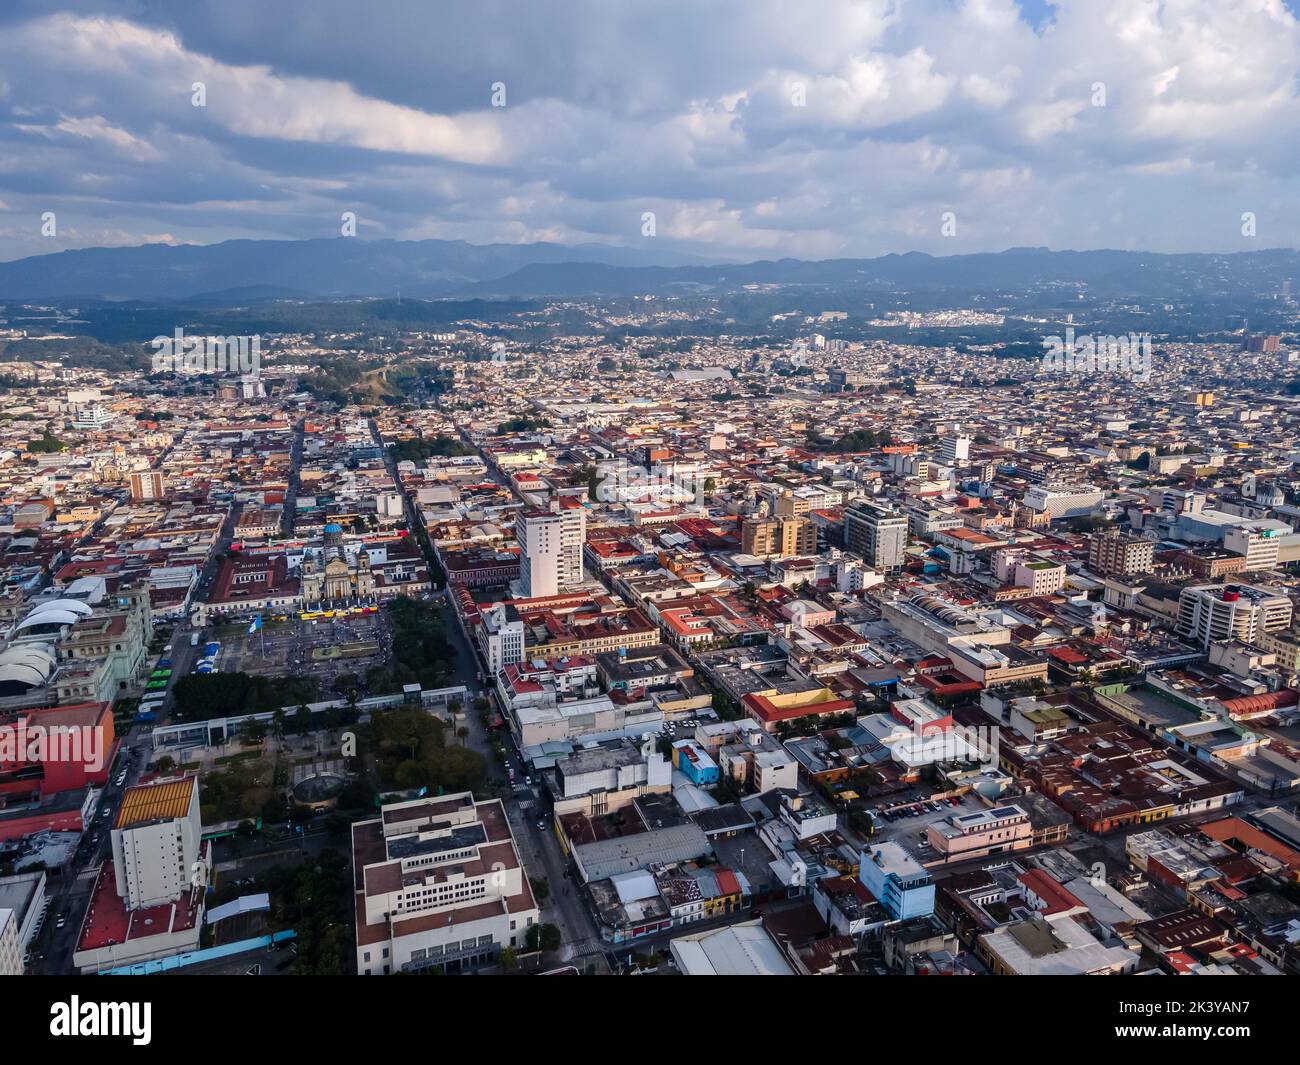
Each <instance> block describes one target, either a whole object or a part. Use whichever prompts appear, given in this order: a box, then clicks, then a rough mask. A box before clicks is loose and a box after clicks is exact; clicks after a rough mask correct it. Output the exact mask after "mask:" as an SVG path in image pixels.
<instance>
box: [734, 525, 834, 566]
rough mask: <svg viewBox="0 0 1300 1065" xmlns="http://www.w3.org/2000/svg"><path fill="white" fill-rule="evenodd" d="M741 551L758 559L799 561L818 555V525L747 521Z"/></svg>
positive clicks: (741, 537) (741, 540)
mask: <svg viewBox="0 0 1300 1065" xmlns="http://www.w3.org/2000/svg"><path fill="white" fill-rule="evenodd" d="M740 549H741V550H742V551H743V552H744V553H745V554H747V555H753V556H754V557H756V558H798V557H800V556H803V555H814V554H816V553H817V526H816V525H814V524H813V523H812V522H811V521H809V520H808V519H807V518H764V517H757V518H746V519H745V520H744V521H743V522H742V523H741V527H740Z"/></svg>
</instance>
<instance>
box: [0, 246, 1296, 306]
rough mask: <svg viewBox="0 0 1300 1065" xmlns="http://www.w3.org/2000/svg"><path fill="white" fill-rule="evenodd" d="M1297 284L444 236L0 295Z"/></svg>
mask: <svg viewBox="0 0 1300 1065" xmlns="http://www.w3.org/2000/svg"><path fill="white" fill-rule="evenodd" d="M1291 277H1300V253H1297V252H1296V251H1294V250H1291V249H1271V250H1265V251H1258V252H1236V253H1182V254H1158V253H1153V252H1136V251H1112V250H1098V251H1051V250H1049V249H1047V248H1012V249H1009V250H1007V251H1002V252H987V253H977V254H969V255H950V256H932V255H926V254H923V253H920V252H909V253H907V254H901V255H898V254H891V255H884V256H880V257H877V258H871V259H825V260H819V261H810V260H802V259H779V260H761V261H757V262H749V263H721V264H719V263H708V262H703V261H700V260H692V259H691V258H690V257H689V256H685V255H681V254H678V253H674V252H659V251H657V250H645V249H638V248H624V247H616V246H611V245H602V244H579V245H562V244H548V243H538V244H487V245H475V244H469V243H466V242H464V241H446V240H419V241H394V240H373V241H370V240H360V239H357V238H344V237H336V238H332V239H315V240H279V241H275V240H230V241H224V242H222V243H219V244H207V245H196V244H182V245H168V244H146V245H141V246H138V247H116V248H84V249H80V250H75V251H62V252H57V253H54V254H50V255H38V256H31V257H29V258H25V259H16V260H13V261H11V262H4V263H0V300H8V301H32V300H52V301H58V300H62V301H75V300H110V301H119V300H152V301H187V302H188V303H190V304H211V305H214V306H231V305H236V304H248V303H254V302H260V301H266V300H275V299H291V300H292V299H313V300H314V299H331V298H340V297H360V298H366V297H386V298H391V297H393V296H395V295H399V296H409V297H413V298H424V299H437V298H445V297H456V298H489V299H491V298H536V297H585V296H599V295H609V296H633V295H643V294H646V295H648V294H660V295H667V294H672V293H674V292H677V293H684V292H691V291H697V292H698V291H734V290H740V289H743V288H746V287H749V288H762V287H765V286H781V287H787V286H811V287H817V288H835V289H871V288H875V289H895V290H899V291H926V290H929V291H935V290H944V289H951V290H961V291H964V292H1012V291H1020V292H1023V291H1026V290H1028V289H1032V288H1035V287H1039V288H1042V287H1048V288H1050V287H1055V286H1061V287H1064V288H1068V287H1071V286H1074V287H1079V288H1086V289H1087V290H1088V291H1089V293H1090V294H1092V295H1094V296H1121V297H1122V296H1133V297H1138V298H1141V297H1147V298H1161V297H1165V298H1170V299H1178V298H1188V297H1229V298H1239V297H1242V296H1263V295H1267V294H1271V293H1273V292H1276V291H1277V290H1278V289H1279V287H1280V285H1281V283H1282V282H1283V281H1285V280H1286V279H1288V278H1291Z"/></svg>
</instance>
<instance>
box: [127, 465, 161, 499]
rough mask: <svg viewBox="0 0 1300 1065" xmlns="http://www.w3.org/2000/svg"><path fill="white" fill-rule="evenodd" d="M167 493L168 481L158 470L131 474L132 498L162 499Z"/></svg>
mask: <svg viewBox="0 0 1300 1065" xmlns="http://www.w3.org/2000/svg"><path fill="white" fill-rule="evenodd" d="M165 493H166V481H165V480H164V478H163V475H162V474H161V473H160V472H159V471H158V470H144V471H142V472H140V473H133V474H131V498H132V499H161V498H162V497H163V495H164V494H165Z"/></svg>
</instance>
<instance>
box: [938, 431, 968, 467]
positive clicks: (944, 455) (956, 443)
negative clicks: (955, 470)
mask: <svg viewBox="0 0 1300 1065" xmlns="http://www.w3.org/2000/svg"><path fill="white" fill-rule="evenodd" d="M939 461H940V462H942V463H943V464H944V465H945V466H962V465H965V464H966V463H967V462H968V461H970V437H969V436H961V435H960V434H953V435H951V436H945V437H944V438H943V440H942V442H941V443H940V444H939Z"/></svg>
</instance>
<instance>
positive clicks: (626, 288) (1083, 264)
mask: <svg viewBox="0 0 1300 1065" xmlns="http://www.w3.org/2000/svg"><path fill="white" fill-rule="evenodd" d="M1293 276H1294V277H1300V253H1297V252H1295V251H1292V250H1289V249H1278V250H1270V251H1260V252H1240V253H1234V254H1230V255H1222V254H1180V255H1161V254H1156V253H1152V252H1130V251H1050V250H1049V249H1047V248H1012V249H1010V250H1008V251H1003V252H987V253H979V254H974V255H951V256H942V257H936V256H932V255H925V254H922V253H920V252H909V253H907V254H905V255H884V256H881V257H879V258H875V259H824V260H820V261H807V260H802V259H780V260H776V261H770V260H763V261H759V262H752V263H733V264H724V265H708V266H678V267H661V266H639V267H628V266H612V265H610V264H607V263H596V262H573V263H559V264H541V263H533V264H529V265H527V266H523V267H520V268H519V269H518V270H517V271H515V272H514V273H512V274H508V275H506V276H504V277H499V278H495V279H490V280H482V281H477V282H474V283H472V284H469V285H466V286H465V287H463V288H461V289H460V290H459V291H458V292H457V293H456V294H457V296H460V297H470V296H478V297H515V298H521V297H542V296H578V295H616V296H633V295H638V294H651V293H654V294H666V293H669V292H672V291H679V292H686V291H691V290H695V291H700V290H705V291H707V290H729V291H733V290H736V289H739V288H741V287H743V286H746V285H758V286H762V285H780V286H800V285H803V286H815V287H823V288H824V287H832V288H837V289H846V288H854V287H857V286H861V287H863V288H881V287H884V288H892V289H897V290H899V291H908V290H914V291H920V290H927V291H933V290H939V289H953V290H959V291H962V292H999V291H1003V292H1023V291H1025V290H1027V289H1029V288H1032V287H1035V286H1039V287H1041V286H1058V285H1059V286H1084V287H1086V288H1087V289H1088V291H1089V292H1090V294H1092V295H1095V296H1126V295H1129V296H1134V297H1147V298H1153V297H1154V298H1161V297H1164V298H1169V299H1179V298H1204V297H1211V296H1228V297H1238V298H1239V297H1243V296H1264V295H1267V294H1268V293H1271V292H1275V291H1277V289H1278V287H1279V283H1280V281H1282V280H1284V279H1286V278H1288V277H1293Z"/></svg>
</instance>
